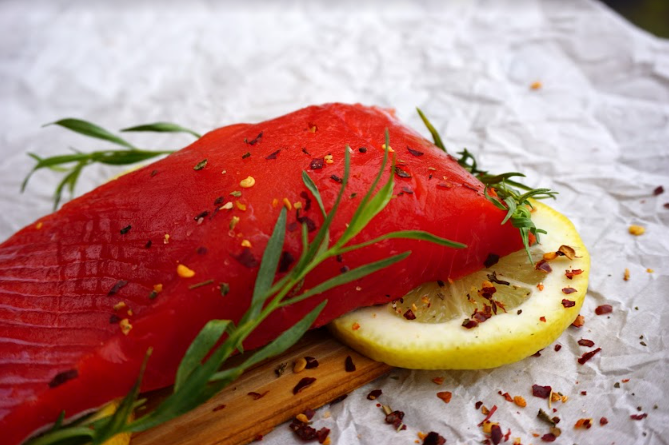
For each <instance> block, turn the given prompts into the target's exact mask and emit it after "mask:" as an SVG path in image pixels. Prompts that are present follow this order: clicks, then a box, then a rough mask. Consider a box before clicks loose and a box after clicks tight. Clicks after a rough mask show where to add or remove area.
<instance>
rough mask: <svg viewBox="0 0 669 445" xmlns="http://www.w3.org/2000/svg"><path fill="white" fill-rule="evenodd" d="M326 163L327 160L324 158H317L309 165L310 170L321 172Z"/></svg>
mask: <svg viewBox="0 0 669 445" xmlns="http://www.w3.org/2000/svg"><path fill="white" fill-rule="evenodd" d="M324 163H325V159H323V158H315V159H312V160H311V163H310V164H309V168H311V169H312V170H320V169H322V168H323V165H324Z"/></svg>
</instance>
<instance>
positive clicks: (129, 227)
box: [120, 225, 132, 235]
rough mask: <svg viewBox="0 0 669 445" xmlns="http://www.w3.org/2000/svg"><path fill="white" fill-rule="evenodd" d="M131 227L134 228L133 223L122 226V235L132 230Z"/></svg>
mask: <svg viewBox="0 0 669 445" xmlns="http://www.w3.org/2000/svg"><path fill="white" fill-rule="evenodd" d="M130 229H132V226H131V225H127V226H125V227H124V228H122V229H121V230H120V232H121V235H125V234H126V233H128V232H130Z"/></svg>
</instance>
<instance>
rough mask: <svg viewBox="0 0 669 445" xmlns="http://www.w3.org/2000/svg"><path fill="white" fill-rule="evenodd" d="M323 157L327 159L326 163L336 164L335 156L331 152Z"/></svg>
mask: <svg viewBox="0 0 669 445" xmlns="http://www.w3.org/2000/svg"><path fill="white" fill-rule="evenodd" d="M323 159H325V163H326V164H334V160H333V158H332V155H331V154H329V153H328V154H326V155H325V157H324V158H323Z"/></svg>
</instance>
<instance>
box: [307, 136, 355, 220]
mask: <svg viewBox="0 0 669 445" xmlns="http://www.w3.org/2000/svg"><path fill="white" fill-rule="evenodd" d="M347 151H348V147H347ZM302 182H304V185H305V186H306V187H307V188H308V189H309V191H310V192H311V194H312V195H314V198H316V202H317V203H318V207H320V208H321V213H322V214H323V218H325V216H326V214H327V212H326V211H325V206H323V199H322V198H321V192H319V191H318V187H316V184H315V183H314V181H313V180H312V179H311V177H310V176H309V174H308V173H307V172H306V171H304V170H302Z"/></svg>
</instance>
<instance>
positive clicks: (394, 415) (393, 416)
mask: <svg viewBox="0 0 669 445" xmlns="http://www.w3.org/2000/svg"><path fill="white" fill-rule="evenodd" d="M403 419H404V412H403V411H392V412H390V413H388V414H386V423H389V424H391V425H392V426H394V427H395V429H396V430H397V431H401V430H405V429H406V428H407V426H406V425H405V424H404V423H403V422H402V420H403Z"/></svg>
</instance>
